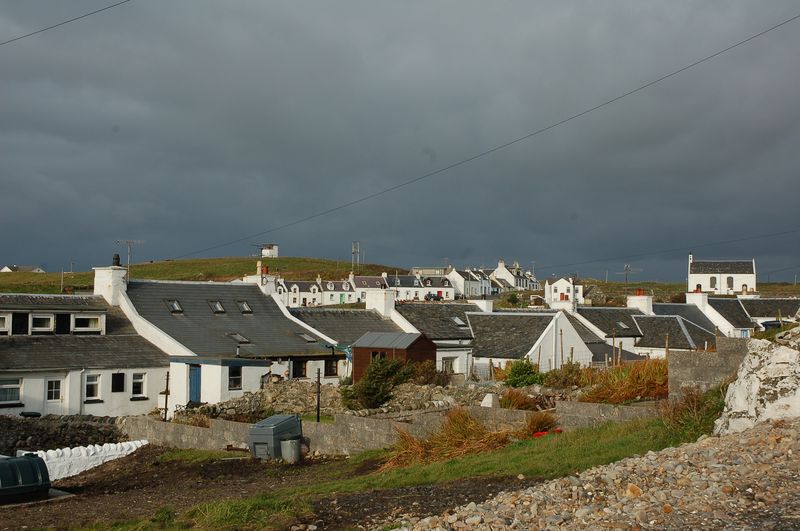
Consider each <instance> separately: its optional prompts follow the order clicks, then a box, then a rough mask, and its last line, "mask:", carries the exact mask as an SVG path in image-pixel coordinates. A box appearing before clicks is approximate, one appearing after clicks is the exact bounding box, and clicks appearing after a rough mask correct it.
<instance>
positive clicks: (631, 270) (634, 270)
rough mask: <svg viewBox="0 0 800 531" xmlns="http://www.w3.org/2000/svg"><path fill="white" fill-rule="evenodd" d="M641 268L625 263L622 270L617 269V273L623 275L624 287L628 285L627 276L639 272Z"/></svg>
mask: <svg viewBox="0 0 800 531" xmlns="http://www.w3.org/2000/svg"><path fill="white" fill-rule="evenodd" d="M641 272H642V270H641V269H638V268H634V267H631V265H630V264H625V266H624V267H623V268H622V271H618V272H617V275H625V287H626V288H627V287H628V276H630V275H635V274H636V273H641Z"/></svg>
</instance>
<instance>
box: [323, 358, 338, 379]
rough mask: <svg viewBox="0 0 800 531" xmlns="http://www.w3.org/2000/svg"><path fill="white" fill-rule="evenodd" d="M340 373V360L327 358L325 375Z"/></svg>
mask: <svg viewBox="0 0 800 531" xmlns="http://www.w3.org/2000/svg"><path fill="white" fill-rule="evenodd" d="M338 375H339V362H338V360H335V359H334V360H325V376H338Z"/></svg>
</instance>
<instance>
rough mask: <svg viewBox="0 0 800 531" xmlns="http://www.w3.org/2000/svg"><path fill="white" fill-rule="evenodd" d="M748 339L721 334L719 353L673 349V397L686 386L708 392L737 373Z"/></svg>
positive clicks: (671, 373)
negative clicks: (674, 350)
mask: <svg viewBox="0 0 800 531" xmlns="http://www.w3.org/2000/svg"><path fill="white" fill-rule="evenodd" d="M747 342H748V340H747V339H739V338H730V337H719V338H717V351H716V352H670V353H669V355H668V356H667V364H668V367H669V396H670V397H674V396H677V395H679V394H680V392H681V389H683V388H685V387H694V388H698V389H700V390H701V391H707V390H708V389H710V388H711V387H714V386H715V385H717V384H719V383H721V382H723V381H724V380H726V379H728V378H732V377H735V376H736V373H737V372H738V371H739V365H741V364H742V360H743V359H744V357H745V355H747Z"/></svg>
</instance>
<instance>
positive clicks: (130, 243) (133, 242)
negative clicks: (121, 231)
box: [116, 240, 144, 284]
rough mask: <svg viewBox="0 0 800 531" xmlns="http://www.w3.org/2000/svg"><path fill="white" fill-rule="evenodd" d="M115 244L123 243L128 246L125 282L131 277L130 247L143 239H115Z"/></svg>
mask: <svg viewBox="0 0 800 531" xmlns="http://www.w3.org/2000/svg"><path fill="white" fill-rule="evenodd" d="M116 241H117V244H125V245H127V246H128V274H127V275H125V283H126V284H127V283H128V282H129V281H130V279H131V247H133V246H134V245H139V244H141V243H144V240H116Z"/></svg>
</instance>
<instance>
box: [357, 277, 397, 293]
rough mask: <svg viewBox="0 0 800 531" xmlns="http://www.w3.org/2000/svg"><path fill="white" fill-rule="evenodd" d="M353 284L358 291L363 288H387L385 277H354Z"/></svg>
mask: <svg viewBox="0 0 800 531" xmlns="http://www.w3.org/2000/svg"><path fill="white" fill-rule="evenodd" d="M353 284H355V286H356V289H357V290H358V289H362V288H387V287H389V286H388V284H387V283H386V279H385V278H383V277H370V276H356V277H353Z"/></svg>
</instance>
